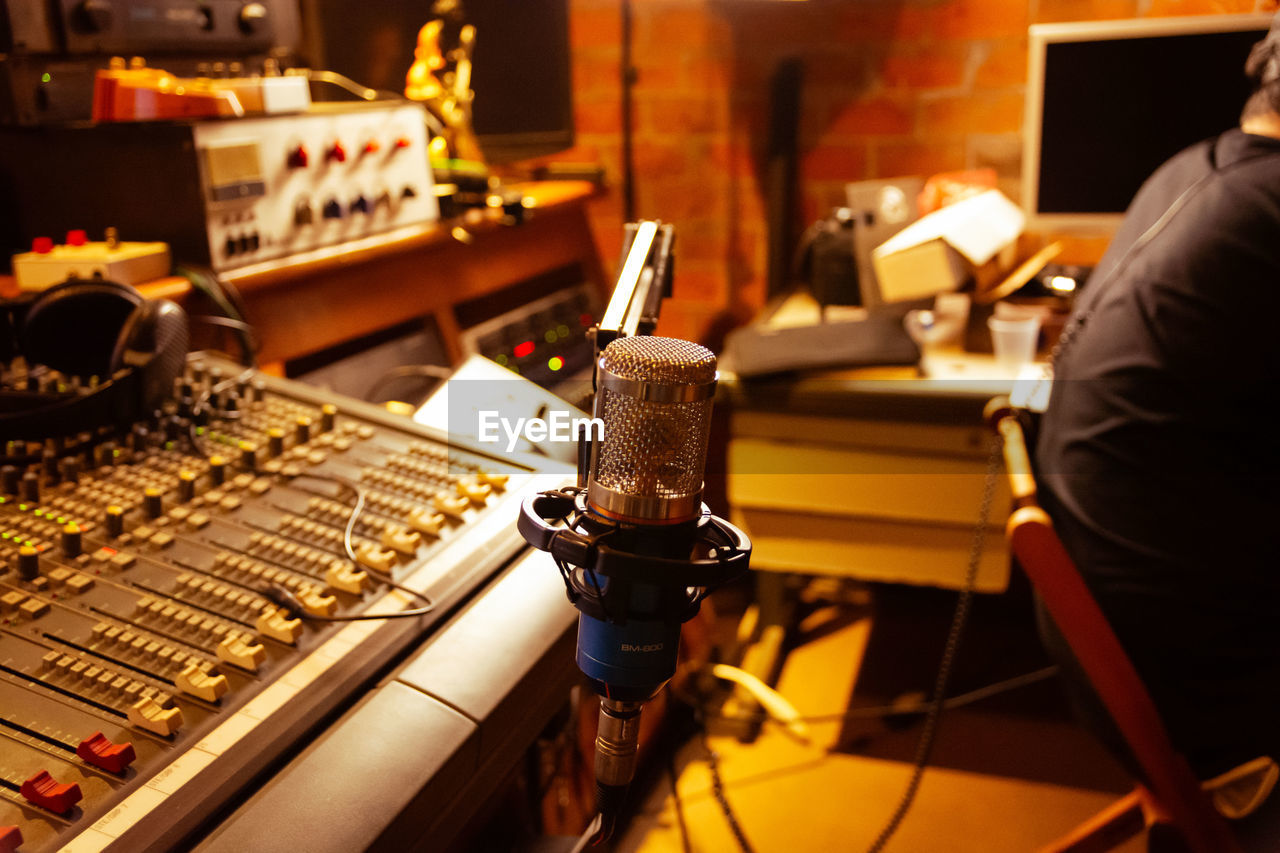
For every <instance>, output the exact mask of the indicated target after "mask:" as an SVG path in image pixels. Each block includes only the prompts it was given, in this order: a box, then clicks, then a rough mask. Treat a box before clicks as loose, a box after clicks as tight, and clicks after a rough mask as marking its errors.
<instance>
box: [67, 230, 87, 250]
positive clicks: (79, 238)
mask: <svg viewBox="0 0 1280 853" xmlns="http://www.w3.org/2000/svg"><path fill="white" fill-rule="evenodd" d="M88 242H89V237H88V236H87V235H86V234H85V233H84V229H83V228H77V229H75V230H74V231H68V232H67V245H68V246H83V245H84V244H85V243H88Z"/></svg>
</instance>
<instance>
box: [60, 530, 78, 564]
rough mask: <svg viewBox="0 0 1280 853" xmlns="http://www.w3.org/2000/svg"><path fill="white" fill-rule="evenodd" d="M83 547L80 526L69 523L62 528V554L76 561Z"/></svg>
mask: <svg viewBox="0 0 1280 853" xmlns="http://www.w3.org/2000/svg"><path fill="white" fill-rule="evenodd" d="M82 548H83V546H82V544H81V541H80V525H78V524H76V523H75V522H74V521H69V522H67V525H66V527H63V528H62V553H63V556H65V557H66V558H67V559H68V560H74V559H75V558H76V557H79V556H80V551H81V550H82Z"/></svg>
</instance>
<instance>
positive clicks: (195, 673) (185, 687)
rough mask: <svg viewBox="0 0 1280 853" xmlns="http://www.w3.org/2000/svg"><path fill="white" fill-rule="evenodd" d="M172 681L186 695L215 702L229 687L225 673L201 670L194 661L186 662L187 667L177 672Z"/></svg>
mask: <svg viewBox="0 0 1280 853" xmlns="http://www.w3.org/2000/svg"><path fill="white" fill-rule="evenodd" d="M173 683H174V686H176V687H177V688H178V689H179V690H181V691H182V692H183V693H186V694H187V695H188V696H194V697H196V698H197V699H203V700H205V701H206V702H217V701H218V700H219V699H221V698H222V696H223V695H224V694H225V693H226V692H227V691H228V690H229V689H230V685H229V684H227V677H226V676H225V675H210V674H209V673H207V672H201V671H200V667H198V666H196V665H195V664H194V663H192V664H187V668H186V669H184V670H182V672H180V673H178V677H177V678H175V679H174V680H173Z"/></svg>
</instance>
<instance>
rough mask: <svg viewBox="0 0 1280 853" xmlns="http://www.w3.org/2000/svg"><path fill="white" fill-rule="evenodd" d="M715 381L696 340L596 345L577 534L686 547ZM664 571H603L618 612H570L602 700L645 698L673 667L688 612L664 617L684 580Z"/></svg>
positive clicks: (584, 665) (689, 547)
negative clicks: (652, 577)
mask: <svg viewBox="0 0 1280 853" xmlns="http://www.w3.org/2000/svg"><path fill="white" fill-rule="evenodd" d="M715 385H716V357H715V355H714V354H713V353H712V352H711V351H710V350H708V349H707V348H705V347H702V346H699V345H697V344H693V343H689V342H687V341H680V340H675V339H673V338H655V337H647V336H646V337H630V338H619V339H617V340H615V341H613V342H612V343H610V344H609V346H608V347H606V348H605V350H604V352H603V353H602V354H601V355H600V362H599V365H598V370H597V373H596V401H595V416H596V417H597V418H599V419H600V420H601V421H602V422H603V423H604V430H603V436H602V438H601V439H600V440H599V441H597V442H596V443H594V444H593V445H592V448H591V453H590V461H589V464H588V470H587V471H586V472H585V473H586V487H587V509H588V515H587V517H586V518H585V519H584V521H583V527H584V529H585V530H587V531H588V532H589V533H591V534H594V535H598V536H607V537H608V541H609V546H610V547H611V548H616V549H618V550H621V551H625V552H627V553H629V554H633V555H636V556H640V557H662V558H671V559H687V558H688V557H689V556H690V555H691V554H692V552H693V549H694V547H695V545H696V544H697V533H698V531H697V522H698V520H699V518H700V517H701V509H702V477H703V473H704V471H705V469H706V459H707V441H708V438H709V435H710V430H711V406H712V396H713V395H714V394H715ZM673 574H674V575H677V576H673V577H669V578H661V579H660V582H659V583H641V582H631V583H628V579H626V578H617V577H611V578H608V579H607V580H606V584H610V583H612V584H628V586H629V588H628V589H627V590H625V612H622V613H619V612H616V611H617V608H616V607H615V608H614V611H615V612H608V610H607V609H606V612H605V614H604V616H605V618H603V619H601V618H598V617H597V616H595V615H591V614H589V613H583V614H582V615H581V616H580V617H579V619H578V653H577V659H578V667H579V669H581V670H582V671H583V673H584V674H585V675H586V676H587V677H588V678H590V679H591V680H592V682H593V683H594V685H595V687H596V691H597V692H598V693H599V694H600V695H601V696H604V697H606V698H610V699H617V700H623V701H644V700H647V699H651V698H652V697H653V696H654V694H656V693H657V692H658V691H659V690H661V689H662V686H663V685H664V684H666V682H667V681H668V680H669V679H670V678H671V676H673V675H674V674H675V670H676V656H677V654H678V652H679V645H680V625H681V624H682V623H683V622H684V621H685V620H687V619H688V618H689V617H690V616H692V615H693V614H692V613H689V614H687V615H686V614H684V613H680V612H675V613H673V605H674V606H675V607H678V606H679V604H680V603H681V602H682V600H683V598H684V589H685V586H686V585H685V584H683V583H682V581H681V578H680V577H679V576H678V572H675V573H673ZM596 580H597V581H598V580H599V579H598V578H597V579H596ZM673 593H674V595H675V597H677V598H679V599H681V600H680V601H674V602H673V601H672V600H671V599H672V597H673ZM622 598H623V596H615V598H614V600H615V601H617V600H622ZM673 617H674V618H673Z"/></svg>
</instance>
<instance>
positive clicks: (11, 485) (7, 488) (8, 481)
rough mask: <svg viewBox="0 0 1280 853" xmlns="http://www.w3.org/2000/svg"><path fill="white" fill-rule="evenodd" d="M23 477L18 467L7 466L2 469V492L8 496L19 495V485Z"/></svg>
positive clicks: (0, 488) (0, 482)
mask: <svg viewBox="0 0 1280 853" xmlns="http://www.w3.org/2000/svg"><path fill="white" fill-rule="evenodd" d="M21 478H22V475H21V474H20V473H19V472H18V468H17V466H14V465H5V466H4V467H3V468H0V492H4V493H5V494H6V495H14V496H16V495H17V494H18V483H19V482H20V481H21Z"/></svg>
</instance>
